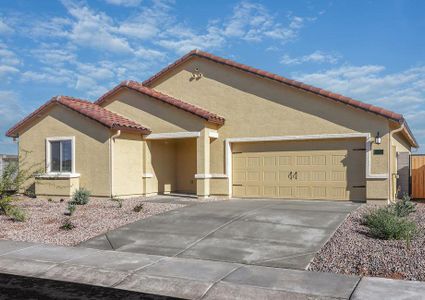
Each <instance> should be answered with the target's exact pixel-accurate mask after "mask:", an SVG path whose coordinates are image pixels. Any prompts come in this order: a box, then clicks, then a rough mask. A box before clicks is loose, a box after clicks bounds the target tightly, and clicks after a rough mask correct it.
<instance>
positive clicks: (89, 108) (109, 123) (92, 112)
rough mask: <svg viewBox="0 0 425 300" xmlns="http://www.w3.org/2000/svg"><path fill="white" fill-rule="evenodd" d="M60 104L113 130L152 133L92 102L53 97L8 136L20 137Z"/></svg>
mask: <svg viewBox="0 0 425 300" xmlns="http://www.w3.org/2000/svg"><path fill="white" fill-rule="evenodd" d="M54 104H59V105H63V106H65V107H67V108H69V109H72V110H73V111H76V112H78V113H80V114H82V115H84V116H86V117H88V118H90V119H92V120H94V121H96V122H99V123H100V124H102V125H104V126H106V127H108V128H113V129H117V130H118V129H120V130H125V131H138V132H141V133H143V134H149V133H150V132H151V131H150V129H149V128H146V127H144V126H142V125H140V124H138V123H136V122H134V121H132V120H129V119H127V118H124V117H122V116H120V115H118V114H116V113H113V112H111V111H109V110H107V109H105V108H103V107H101V106H99V105H96V104H94V103H92V102H89V101H85V100H81V99H77V98H72V97H68V96H57V97H53V98H52V99H51V100H50V101H48V102H46V103H45V104H44V105H42V106H41V107H39V108H38V109H37V110H35V111H34V112H33V113H31V114H30V115H28V116H27V117H26V118H24V119H23V120H21V121H20V122H19V123H17V124H16V125H14V126H13V127H12V128H10V129H9V130H8V131H7V132H6V136H8V137H16V136H18V133H19V130H20V129H21V128H22V127H23V126H25V124H27V123H28V122H29V121H31V120H33V119H34V118H36V117H37V116H39V114H40V113H42V111H43V110H45V109H47V108H48V107H50V106H51V105H54Z"/></svg>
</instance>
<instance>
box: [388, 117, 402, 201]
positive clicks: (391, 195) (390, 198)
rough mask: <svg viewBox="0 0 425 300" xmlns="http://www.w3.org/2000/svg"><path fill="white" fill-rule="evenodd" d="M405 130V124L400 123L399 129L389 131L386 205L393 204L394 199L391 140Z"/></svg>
mask: <svg viewBox="0 0 425 300" xmlns="http://www.w3.org/2000/svg"><path fill="white" fill-rule="evenodd" d="M405 129H406V127H405V122H403V123H401V126H400V127H399V128H397V129H394V130H392V131H390V140H389V141H388V175H389V176H388V178H389V179H390V182H389V184H388V204H391V203H395V198H396V193H395V191H393V180H394V178H393V177H394V176H393V175H395V174H392V170H391V153H392V151H391V150H392V139H393V135H394V134H395V133H398V132H401V131H403V130H405Z"/></svg>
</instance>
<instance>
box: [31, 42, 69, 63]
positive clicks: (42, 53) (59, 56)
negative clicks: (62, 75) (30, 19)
mask: <svg viewBox="0 0 425 300" xmlns="http://www.w3.org/2000/svg"><path fill="white" fill-rule="evenodd" d="M31 54H32V55H33V56H34V57H36V58H37V59H38V60H39V61H40V62H41V63H43V64H47V65H54V66H62V65H63V64H65V63H69V62H72V61H74V60H75V59H76V55H75V54H74V53H72V52H71V51H70V50H68V49H66V48H57V49H55V48H53V47H52V45H46V44H44V45H42V46H41V47H40V48H38V49H33V50H32V51H31Z"/></svg>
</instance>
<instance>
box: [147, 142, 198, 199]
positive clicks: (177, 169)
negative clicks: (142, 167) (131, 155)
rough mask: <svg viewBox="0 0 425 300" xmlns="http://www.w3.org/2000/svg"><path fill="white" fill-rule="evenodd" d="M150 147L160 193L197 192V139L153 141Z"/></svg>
mask: <svg viewBox="0 0 425 300" xmlns="http://www.w3.org/2000/svg"><path fill="white" fill-rule="evenodd" d="M148 147H149V148H150V151H151V160H152V168H153V171H154V175H155V178H156V187H153V188H154V189H157V192H158V193H160V194H164V193H170V192H179V193H187V194H195V193H196V181H195V174H196V139H182V140H179V141H176V140H161V141H151V142H150V143H148ZM153 192H155V190H154V191H153Z"/></svg>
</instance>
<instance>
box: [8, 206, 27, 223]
mask: <svg viewBox="0 0 425 300" xmlns="http://www.w3.org/2000/svg"><path fill="white" fill-rule="evenodd" d="M6 215H7V216H8V217H10V218H11V219H12V220H14V221H17V222H24V221H25V220H26V219H27V216H26V214H25V212H24V211H23V210H22V209H20V208H19V207H17V206H12V207H10V208H9V209H8V210H7V212H6Z"/></svg>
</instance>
